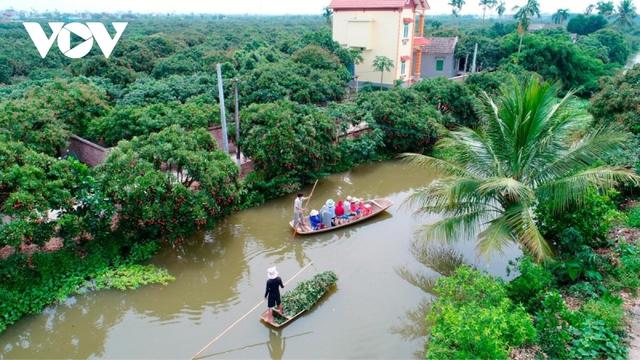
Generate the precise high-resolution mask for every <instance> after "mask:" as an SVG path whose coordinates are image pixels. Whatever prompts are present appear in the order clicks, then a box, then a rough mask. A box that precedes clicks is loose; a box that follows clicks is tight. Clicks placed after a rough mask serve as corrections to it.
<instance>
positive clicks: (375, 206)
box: [289, 199, 393, 235]
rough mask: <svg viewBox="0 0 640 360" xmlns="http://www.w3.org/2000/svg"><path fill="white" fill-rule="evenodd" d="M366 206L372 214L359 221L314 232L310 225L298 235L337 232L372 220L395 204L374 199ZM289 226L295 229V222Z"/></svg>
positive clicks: (354, 220)
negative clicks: (368, 206) (369, 207)
mask: <svg viewBox="0 0 640 360" xmlns="http://www.w3.org/2000/svg"><path fill="white" fill-rule="evenodd" d="M364 203H365V204H369V205H371V214H369V215H366V216H361V217H359V218H357V219H351V220H350V221H349V222H346V223H342V224H339V225H336V226H332V227H330V228H324V229H319V230H312V229H311V228H310V227H309V226H308V224H307V226H305V229H295V232H296V234H299V235H313V234H319V233H323V232H328V231H333V230H337V229H340V228H343V227H346V226H351V225H353V224H357V223H359V222H361V221H364V220H367V219H370V218H372V217H374V216H376V215H378V214H380V213H382V212H384V211H385V210H387V209H388V208H389V207H390V206H391V205H393V203H392V202H391V201H389V200H387V199H373V200H366V201H364ZM289 226H291V228H293V221H290V222H289Z"/></svg>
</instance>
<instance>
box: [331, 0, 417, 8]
mask: <svg viewBox="0 0 640 360" xmlns="http://www.w3.org/2000/svg"><path fill="white" fill-rule="evenodd" d="M411 1H413V2H414V3H416V5H418V6H419V7H422V8H424V9H429V4H428V3H427V0H411ZM405 4H406V0H331V4H329V8H331V9H333V10H349V9H401V8H403V7H404V6H405Z"/></svg>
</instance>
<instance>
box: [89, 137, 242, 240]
mask: <svg viewBox="0 0 640 360" xmlns="http://www.w3.org/2000/svg"><path fill="white" fill-rule="evenodd" d="M96 170H97V171H98V177H97V181H98V187H99V189H100V191H101V192H102V193H103V194H104V195H105V196H106V197H108V198H109V199H110V201H112V202H113V204H115V205H116V208H117V209H118V213H117V218H116V220H114V223H113V228H114V229H117V230H118V231H120V232H122V233H123V234H125V235H131V234H136V235H137V236H141V237H143V238H144V237H150V238H179V237H182V236H185V235H187V234H189V233H191V232H192V231H193V230H194V229H196V228H199V227H201V226H204V225H205V224H208V223H209V222H210V221H212V220H213V219H215V218H216V217H218V216H221V215H223V214H225V213H228V212H229V211H230V210H231V209H232V208H233V206H234V204H235V202H236V196H237V176H238V169H237V167H236V166H235V164H234V163H233V161H232V160H231V158H230V157H229V156H228V155H227V154H224V153H223V152H221V151H218V150H217V146H216V144H215V142H214V141H213V139H212V137H211V135H210V134H209V133H208V132H207V131H205V130H202V129H197V130H193V131H187V130H184V129H182V128H180V127H179V126H177V125H173V126H171V127H168V128H166V129H164V130H162V131H160V132H158V133H154V134H150V135H147V136H141V137H136V138H134V139H133V140H132V141H124V142H121V143H120V144H119V145H118V147H116V148H114V149H113V150H112V151H111V152H110V153H109V157H108V158H107V160H106V161H105V162H104V163H103V164H101V165H100V166H99V167H98V168H97V169H96Z"/></svg>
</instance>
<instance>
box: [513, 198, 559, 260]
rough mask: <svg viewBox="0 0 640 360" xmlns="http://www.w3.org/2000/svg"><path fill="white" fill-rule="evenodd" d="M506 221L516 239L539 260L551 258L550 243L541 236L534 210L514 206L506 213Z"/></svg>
mask: <svg viewBox="0 0 640 360" xmlns="http://www.w3.org/2000/svg"><path fill="white" fill-rule="evenodd" d="M504 219H505V222H506V224H507V226H509V228H510V229H511V232H512V234H513V236H514V238H515V239H516V240H517V241H518V242H519V243H520V244H522V245H523V246H524V247H525V248H526V249H527V250H528V251H529V252H530V253H531V255H532V256H533V257H535V258H536V259H537V260H539V261H540V260H545V259H548V258H549V257H551V254H552V251H551V247H550V246H549V243H548V242H547V240H545V238H544V237H543V236H542V234H540V230H539V229H538V226H537V225H536V223H535V221H534V218H533V213H532V209H531V208H530V207H525V206H522V205H514V206H512V207H511V208H509V209H507V210H506V211H505V213H504Z"/></svg>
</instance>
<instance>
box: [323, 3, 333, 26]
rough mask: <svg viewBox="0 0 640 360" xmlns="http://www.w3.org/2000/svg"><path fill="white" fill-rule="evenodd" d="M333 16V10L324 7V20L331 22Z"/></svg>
mask: <svg viewBox="0 0 640 360" xmlns="http://www.w3.org/2000/svg"><path fill="white" fill-rule="evenodd" d="M332 16H333V10H331V8H330V7H328V6H327V7H325V8H324V9H322V17H324V20H325V21H326V22H327V24H329V25H330V24H331V17H332Z"/></svg>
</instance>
